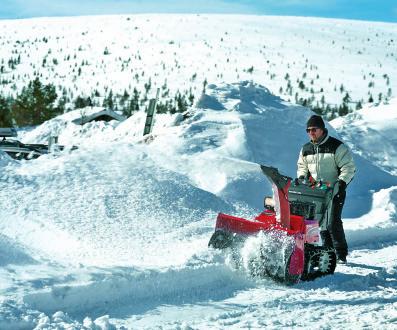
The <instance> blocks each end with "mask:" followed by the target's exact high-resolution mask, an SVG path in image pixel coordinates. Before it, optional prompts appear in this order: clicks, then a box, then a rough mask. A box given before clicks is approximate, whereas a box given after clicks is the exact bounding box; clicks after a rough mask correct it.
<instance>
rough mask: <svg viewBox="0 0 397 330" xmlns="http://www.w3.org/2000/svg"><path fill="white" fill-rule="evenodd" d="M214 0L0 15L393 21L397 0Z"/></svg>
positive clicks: (126, 2)
mask: <svg viewBox="0 0 397 330" xmlns="http://www.w3.org/2000/svg"><path fill="white" fill-rule="evenodd" d="M345 2H346V1H344V0H334V1H331V0H322V1H318V0H317V1H316V0H285V1H282V2H281V1H277V0H266V1H258V0H216V1H209V0H204V1H199V2H197V3H195V4H191V3H187V2H186V1H181V0H171V1H168V2H167V4H164V2H163V1H160V0H151V1H145V2H144V1H142V0H87V1H84V2H82V1H78V0H69V1H67V0H60V1H57V2H56V3H54V2H53V1H52V0H3V4H2V6H1V8H0V19H26V18H36V17H68V16H72V17H73V16H94V15H122V14H127V15H128V14H150V13H153V14H166V13H167V14H242V15H275V16H300V17H321V18H335V19H349V20H363V21H376V22H389V23H396V22H397V3H395V2H394V1H391V0H383V1H378V2H375V3H374V2H373V1H372V0H352V1H349V3H345Z"/></svg>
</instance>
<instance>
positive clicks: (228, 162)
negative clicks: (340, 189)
mask: <svg viewBox="0 0 397 330" xmlns="http://www.w3.org/2000/svg"><path fill="white" fill-rule="evenodd" d="M87 111H88V110H87ZM311 114H312V113H311V112H310V111H309V110H308V109H306V108H303V107H299V106H295V105H292V104H290V103H287V102H285V101H283V100H282V99H280V98H279V97H277V96H274V95H272V94H271V93H270V92H269V90H268V89H266V88H265V87H263V86H260V85H257V84H253V83H250V82H239V83H230V84H218V85H217V86H215V85H210V86H208V88H207V94H206V95H204V96H203V97H202V98H201V100H200V102H198V104H197V107H195V108H191V109H190V111H189V114H187V115H186V116H183V115H181V114H176V115H157V117H156V122H155V126H154V130H153V134H152V137H151V138H150V139H143V138H142V136H141V135H142V130H143V124H144V121H143V120H144V114H142V113H137V114H135V115H133V116H132V117H130V118H129V119H127V120H126V121H124V122H122V123H120V124H117V123H116V122H110V123H103V122H96V123H89V124H86V125H84V126H83V127H80V126H77V125H75V124H73V123H72V122H71V120H72V119H73V118H75V117H76V116H78V115H79V111H76V112H72V113H68V114H65V115H62V116H59V117H57V118H55V119H53V120H51V121H49V122H46V123H44V124H42V125H41V126H39V127H36V128H34V129H32V130H28V131H26V130H25V131H23V132H20V136H19V137H20V138H21V140H22V141H25V142H33V141H35V142H43V141H47V139H48V137H49V136H50V135H53V134H58V135H59V142H60V143H61V144H63V145H66V146H71V145H76V146H78V147H79V148H78V149H77V150H73V151H68V150H66V151H65V152H62V153H61V154H60V155H58V156H53V155H45V156H42V157H40V158H38V159H36V160H30V161H14V160H12V159H10V158H9V157H8V156H7V155H6V154H4V153H0V168H1V171H0V205H1V208H0V219H1V221H0V266H1V268H0V293H1V294H0V328H1V329H114V328H117V329H118V328H120V329H242V328H266V329H280V328H284V329H285V328H299V329H303V328H312V329H330V328H344V329H345V328H346V329H360V328H371V329H395V328H396V326H397V259H396V255H397V244H396V241H397V217H396V203H397V177H396V173H397V168H396V165H395V164H397V158H396V156H395V155H396V151H395V142H393V141H395V140H396V137H395V135H396V132H397V124H396V121H395V120H393V119H394V117H396V116H397V108H396V100H393V101H392V102H391V103H390V104H389V105H382V106H379V107H366V108H364V109H363V110H361V111H359V112H357V113H356V114H354V115H350V116H347V117H345V118H344V119H343V120H341V119H340V120H339V119H338V120H335V121H333V122H331V123H328V124H327V126H328V127H329V130H330V133H331V135H335V136H339V137H342V138H343V139H344V140H345V141H346V143H348V145H349V146H350V147H351V149H352V150H353V152H354V156H355V161H356V164H357V175H356V177H355V179H354V181H353V182H352V183H351V185H350V186H349V188H348V195H349V198H348V201H347V205H346V209H345V212H344V223H345V229H346V234H347V239H348V242H349V245H350V254H349V256H348V265H341V266H339V265H338V267H337V269H336V272H335V274H334V275H333V276H328V277H323V278H319V279H317V280H315V281H312V282H301V283H298V284H296V285H294V286H292V287H291V286H289V287H287V286H283V285H281V284H278V283H274V282H273V281H271V280H269V279H255V278H252V277H250V276H249V275H248V274H247V273H246V272H245V271H244V270H236V269H234V268H233V267H232V266H231V265H230V263H229V261H228V258H227V256H224V255H223V254H222V253H220V252H218V251H214V250H212V249H208V248H207V243H208V240H209V238H210V236H211V234H212V232H213V228H214V224H215V218H216V214H217V213H218V212H226V213H230V214H234V215H239V216H245V217H253V216H254V215H256V214H257V212H259V211H260V210H261V204H262V200H263V196H264V195H266V194H269V193H270V190H271V188H270V186H269V184H268V182H267V180H266V179H265V177H264V176H263V175H262V174H261V171H260V168H259V165H258V164H268V165H272V166H275V167H278V168H279V169H280V171H281V172H282V173H285V174H287V175H290V176H294V175H295V171H296V160H297V155H298V152H299V149H300V146H301V144H303V143H304V142H305V141H306V139H307V135H306V133H305V122H306V120H307V118H308V117H309V116H310V115H311ZM374 114H375V115H374ZM385 133H386V134H387V136H386V137H387V138H385V139H379V136H381V135H382V134H385ZM383 142H385V143H387V145H388V147H387V148H385V144H384V143H383Z"/></svg>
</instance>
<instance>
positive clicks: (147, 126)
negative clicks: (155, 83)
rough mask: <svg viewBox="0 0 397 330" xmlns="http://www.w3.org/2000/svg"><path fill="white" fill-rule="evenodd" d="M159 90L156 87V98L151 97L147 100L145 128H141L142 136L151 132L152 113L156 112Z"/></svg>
mask: <svg viewBox="0 0 397 330" xmlns="http://www.w3.org/2000/svg"><path fill="white" fill-rule="evenodd" d="M159 92H160V89H159V88H157V93H156V98H155V99H151V100H150V101H149V108H148V111H147V115H146V122H145V128H144V130H143V136H145V135H147V134H150V133H151V132H152V128H153V122H154V115H155V114H156V104H157V99H158V97H159Z"/></svg>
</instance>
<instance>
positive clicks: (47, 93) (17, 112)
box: [12, 77, 61, 126]
mask: <svg viewBox="0 0 397 330" xmlns="http://www.w3.org/2000/svg"><path fill="white" fill-rule="evenodd" d="M56 99H57V93H56V89H55V86H54V85H53V84H48V85H43V84H42V83H41V81H40V80H39V78H38V77H37V78H36V79H35V80H32V81H30V82H29V84H28V86H26V87H24V88H23V89H22V91H21V93H20V94H19V95H18V96H17V98H16V100H15V102H14V104H13V105H12V115H13V118H14V119H15V121H16V122H17V124H18V125H20V126H26V125H39V124H41V123H43V122H44V121H46V120H49V119H51V118H53V117H54V116H56V115H58V114H60V113H61V111H60V110H59V109H58V108H56V107H55V105H54V103H55V101H56Z"/></svg>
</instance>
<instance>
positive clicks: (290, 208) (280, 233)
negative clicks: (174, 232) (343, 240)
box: [208, 165, 336, 284]
mask: <svg viewBox="0 0 397 330" xmlns="http://www.w3.org/2000/svg"><path fill="white" fill-rule="evenodd" d="M261 169H262V172H263V173H264V174H265V175H266V177H267V178H268V179H269V181H270V183H271V184H272V189H273V198H269V197H267V198H265V209H264V211H263V212H262V213H260V214H259V215H258V216H257V217H255V219H252V220H246V219H243V218H239V217H234V216H231V215H227V214H223V213H219V214H218V217H217V221H216V227H215V233H214V234H213V235H212V237H211V239H210V241H209V243H208V245H209V246H211V247H214V248H216V249H227V248H229V249H231V251H232V255H233V257H234V259H236V258H237V259H238V258H239V256H238V255H239V251H241V248H242V246H243V245H244V243H245V241H246V239H247V238H249V237H253V236H255V235H256V236H257V237H260V239H261V241H260V242H261V243H260V244H259V251H257V253H256V255H255V257H254V258H252V260H250V262H249V264H250V268H249V269H250V271H251V272H252V273H253V274H254V275H259V276H270V277H272V278H274V279H276V280H278V281H281V282H284V283H286V284H292V283H296V282H298V281H299V280H313V279H315V278H317V277H319V276H323V275H327V274H333V272H334V270H335V267H336V255H335V251H334V250H333V249H332V248H328V247H323V246H320V245H319V241H320V239H319V221H320V220H322V218H323V217H328V216H330V214H329V213H330V210H332V207H330V203H332V198H333V191H334V190H333V189H332V187H328V186H327V185H326V184H322V183H321V182H320V183H314V182H311V181H309V180H300V179H295V180H292V178H290V177H288V176H284V175H281V174H280V173H279V172H278V170H277V169H276V168H274V167H268V166H264V165H261ZM236 256H237V257H236Z"/></svg>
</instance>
